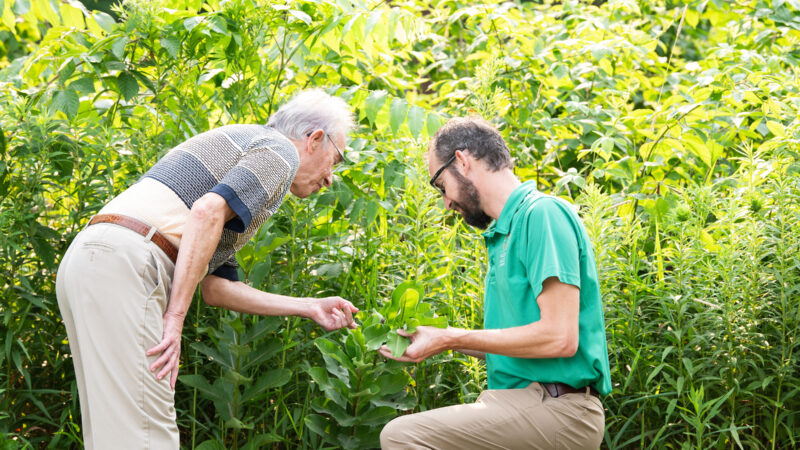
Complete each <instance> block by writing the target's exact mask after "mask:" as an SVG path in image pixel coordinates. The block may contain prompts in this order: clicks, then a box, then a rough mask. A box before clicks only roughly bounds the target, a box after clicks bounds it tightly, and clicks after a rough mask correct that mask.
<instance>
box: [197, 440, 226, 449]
mask: <svg viewBox="0 0 800 450" xmlns="http://www.w3.org/2000/svg"><path fill="white" fill-rule="evenodd" d="M195 450H225V446H224V445H223V444H222V443H221V442H219V441H218V440H216V439H209V440H207V441H203V442H201V443H200V444H198V445H197V447H195Z"/></svg>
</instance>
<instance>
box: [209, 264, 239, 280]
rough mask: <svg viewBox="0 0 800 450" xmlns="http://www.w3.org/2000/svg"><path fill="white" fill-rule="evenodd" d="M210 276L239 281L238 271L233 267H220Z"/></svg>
mask: <svg viewBox="0 0 800 450" xmlns="http://www.w3.org/2000/svg"><path fill="white" fill-rule="evenodd" d="M211 275H214V276H216V277H220V278H225V279H226V280H230V281H239V270H238V269H237V268H236V267H233V266H228V265H221V266H219V267H217V269H216V270H214V271H213V272H211Z"/></svg>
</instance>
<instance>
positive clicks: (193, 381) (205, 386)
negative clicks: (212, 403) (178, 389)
mask: <svg viewBox="0 0 800 450" xmlns="http://www.w3.org/2000/svg"><path fill="white" fill-rule="evenodd" d="M178 379H179V380H180V381H181V383H183V384H185V385H187V386H189V387H193V388H195V389H197V390H198V391H200V392H201V393H202V394H203V395H204V396H205V397H206V398H208V399H211V400H225V399H226V398H227V394H226V393H225V392H224V391H221V390H219V389H218V388H217V387H216V386H211V384H209V382H208V380H206V379H205V377H203V376H202V375H199V374H198V375H180V376H178Z"/></svg>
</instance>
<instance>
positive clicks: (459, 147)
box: [380, 118, 611, 449]
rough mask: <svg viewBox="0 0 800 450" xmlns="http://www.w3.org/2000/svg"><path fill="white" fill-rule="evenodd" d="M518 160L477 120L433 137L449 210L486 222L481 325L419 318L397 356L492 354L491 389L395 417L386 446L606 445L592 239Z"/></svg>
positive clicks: (602, 344)
mask: <svg viewBox="0 0 800 450" xmlns="http://www.w3.org/2000/svg"><path fill="white" fill-rule="evenodd" d="M512 168H513V164H512V161H511V155H510V152H509V150H508V147H507V146H506V143H505V142H504V141H503V138H502V137H501V136H500V133H499V132H498V131H497V130H496V129H495V128H494V127H492V126H491V125H490V124H489V123H487V122H486V121H483V120H480V119H473V118H457V119H453V120H451V121H449V122H448V123H447V124H446V125H445V126H444V127H442V128H441V129H440V130H439V131H438V132H437V133H436V135H435V136H434V137H433V139H432V141H431V143H430V146H429V148H428V169H429V170H430V173H431V174H432V178H431V181H430V182H431V185H433V186H434V187H435V188H437V189H438V190H439V191H440V192H441V194H442V197H443V199H444V205H445V207H446V208H447V209H452V210H455V211H458V212H459V213H460V214H461V215H462V216H463V217H464V220H465V221H466V222H467V223H468V224H470V225H472V226H475V227H478V228H481V229H486V228H487V226H488V229H487V231H486V232H484V233H483V237H484V240H485V242H486V247H487V249H488V255H489V269H488V273H487V275H486V283H485V289H486V291H485V297H484V329H482V330H464V329H458V328H447V329H439V328H432V327H418V328H417V331H416V333H414V334H413V335H410V338H411V341H412V343H411V345H410V346H409V347H408V349H407V350H406V352H405V354H404V355H402V356H401V357H400V358H395V359H398V360H400V361H413V362H419V361H422V360H424V359H425V358H428V357H430V356H433V355H436V354H438V353H441V352H443V351H446V350H457V351H461V352H463V353H466V354H469V355H472V356H476V357H481V358H483V357H485V359H486V368H487V371H488V373H487V378H488V385H489V386H488V390H486V391H484V392H483V393H481V395H480V397H478V400H477V401H476V402H475V403H472V404H467V405H456V406H449V407H445V408H439V409H434V410H430V411H425V412H421V413H417V414H410V415H404V416H400V417H398V418H396V419H394V420H393V421H391V422H389V424H387V425H386V427H385V428H384V429H383V431H382V432H381V446H382V447H383V448H384V449H399V448H403V449H411V448H434V449H437V448H439V449H444V448H460V449H464V448H526V449H532V448H565V449H597V448H598V447H600V443H601V441H602V439H603V429H604V423H605V415H604V412H603V405H602V403H601V402H600V398H599V395H601V394H602V395H605V394H608V393H609V392H610V391H611V381H610V375H609V363H608V350H607V348H606V335H605V329H604V321H603V308H602V303H601V300H600V286H599V283H598V277H597V267H596V264H595V259H594V253H593V249H592V244H591V242H590V241H589V236H588V235H587V234H586V230H585V229H584V227H583V224H582V223H581V221H580V219H579V218H578V216H577V214H576V213H575V211H574V210H573V209H572V207H571V205H570V204H569V203H567V202H565V201H563V200H561V199H558V198H556V197H552V196H549V195H545V194H542V193H541V192H538V191H537V190H536V186H535V182H534V181H529V182H526V183H520V181H519V179H517V177H516V176H515V175H514V173H513V170H512ZM490 225H491V226H490ZM380 351H381V354H383V355H384V356H386V357H387V358H392V354H391V352H390V351H389V349H388V348H386V347H384V348H382V349H381V350H380Z"/></svg>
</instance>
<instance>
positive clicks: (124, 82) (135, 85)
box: [116, 72, 139, 101]
mask: <svg viewBox="0 0 800 450" xmlns="http://www.w3.org/2000/svg"><path fill="white" fill-rule="evenodd" d="M116 81H117V90H118V91H119V93H120V95H122V98H124V99H125V101H130V99H132V98H133V97H136V95H137V94H138V93H139V82H137V81H136V77H134V76H133V75H131V74H130V73H128V72H121V73H120V74H119V75H118V76H117V78H116Z"/></svg>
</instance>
